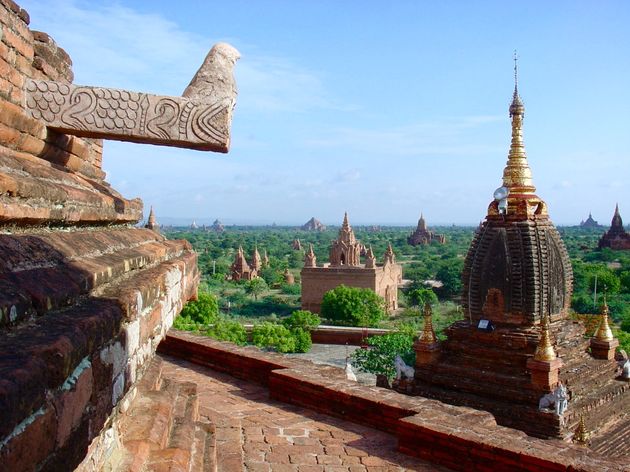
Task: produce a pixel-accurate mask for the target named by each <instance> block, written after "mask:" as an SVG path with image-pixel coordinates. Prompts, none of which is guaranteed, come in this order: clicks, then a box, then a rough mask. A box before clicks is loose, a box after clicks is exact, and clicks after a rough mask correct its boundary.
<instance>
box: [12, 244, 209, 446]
mask: <svg viewBox="0 0 630 472" xmlns="http://www.w3.org/2000/svg"><path fill="white" fill-rule="evenodd" d="M195 257H196V256H195V254H194V253H185V254H184V255H182V256H180V257H179V258H177V259H175V260H172V261H168V262H163V263H161V264H159V265H158V266H155V267H152V268H150V269H144V270H140V271H134V273H133V274H132V275H131V276H130V277H128V278H125V279H124V280H121V281H119V282H118V284H117V285H114V284H112V285H110V286H109V287H108V292H107V296H106V297H105V296H102V295H101V296H100V297H90V298H84V299H81V300H80V302H79V303H78V304H77V305H74V306H72V307H70V308H67V309H63V310H55V311H51V312H48V313H47V314H46V315H45V316H42V317H38V318H35V319H34V320H32V321H31V322H29V323H28V324H23V325H19V326H16V327H14V328H11V329H10V330H8V331H7V332H5V333H3V336H1V337H0V378H2V380H3V388H2V389H0V405H2V410H3V412H4V413H3V421H1V422H0V436H2V435H6V434H8V433H9V432H10V431H12V430H13V428H14V427H15V426H17V424H19V423H20V422H21V421H22V420H23V419H24V418H27V417H28V416H29V415H30V414H31V413H32V412H33V411H37V409H38V408H40V407H41V406H42V405H43V404H44V403H45V402H46V396H45V392H46V390H47V389H56V388H59V387H60V386H61V385H62V384H63V383H64V381H65V380H66V379H67V378H68V376H69V375H70V374H71V373H72V371H73V370H74V369H75V368H76V367H77V366H78V365H79V363H80V362H81V361H82V360H83V359H84V358H85V357H86V356H91V355H92V354H93V353H94V350H95V348H96V347H97V346H103V345H104V344H105V343H106V342H109V341H110V340H112V339H114V338H115V337H116V336H118V335H119V334H120V333H121V330H122V329H124V327H125V322H126V321H129V320H130V319H136V317H137V315H138V313H139V311H141V310H143V309H144V308H149V309H152V307H156V309H158V310H161V309H162V308H163V307H162V303H172V304H174V303H179V301H180V300H181V299H184V300H186V299H188V298H190V296H192V293H187V294H180V293H178V292H174V290H176V289H177V290H180V289H185V290H189V291H191V290H193V289H194V287H195V286H196V284H195V283H194V279H195V278H196V277H198V273H197V269H196V266H195V264H194V259H195ZM187 267H189V268H191V267H192V270H189V269H186V268H187ZM186 270H188V272H186ZM182 275H183V277H182ZM182 279H183V280H182ZM180 282H181V284H182V288H177V286H178V284H180ZM139 293H140V296H138V294H139ZM166 293H175V295H173V296H171V297H165V294H166ZM147 294H151V296H150V297H149V296H147ZM158 303H159V304H158ZM139 304H140V305H141V306H139ZM156 313H157V314H158V315H159V311H157V312H156ZM161 323H162V321H161V318H160V316H151V315H147V316H144V317H143V319H142V323H140V330H139V331H140V333H139V334H140V336H139V337H142V338H143V339H144V338H147V337H148V336H149V335H150V334H149V333H150V332H152V331H154V330H156V329H161V328H162V325H161ZM143 333H144V334H143Z"/></svg>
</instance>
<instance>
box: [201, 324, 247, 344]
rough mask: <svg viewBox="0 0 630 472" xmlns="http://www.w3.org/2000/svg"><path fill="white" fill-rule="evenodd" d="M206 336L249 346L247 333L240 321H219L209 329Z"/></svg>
mask: <svg viewBox="0 0 630 472" xmlns="http://www.w3.org/2000/svg"><path fill="white" fill-rule="evenodd" d="M206 335H207V336H209V337H211V338H214V339H218V340H219V341H229V342H232V343H235V344H238V345H239V346H243V345H245V344H247V332H246V331H245V328H244V327H243V325H242V324H240V323H239V322H238V321H232V320H228V319H219V320H217V321H216V323H214V324H213V325H212V326H210V328H208V330H207V331H206Z"/></svg>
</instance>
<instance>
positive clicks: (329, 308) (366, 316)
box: [321, 285, 385, 327]
mask: <svg viewBox="0 0 630 472" xmlns="http://www.w3.org/2000/svg"><path fill="white" fill-rule="evenodd" d="M321 314H322V316H323V317H324V318H327V319H329V320H332V321H335V322H338V323H343V324H346V325H349V326H364V327H368V326H376V325H377V324H378V322H379V321H381V320H382V319H383V317H384V316H385V301H384V300H383V298H382V297H380V296H378V295H377V294H376V293H374V292H373V291H372V290H370V289H368V288H356V287H346V286H345V285H339V286H338V287H335V288H334V289H332V290H329V291H328V292H326V294H324V298H323V300H322V306H321Z"/></svg>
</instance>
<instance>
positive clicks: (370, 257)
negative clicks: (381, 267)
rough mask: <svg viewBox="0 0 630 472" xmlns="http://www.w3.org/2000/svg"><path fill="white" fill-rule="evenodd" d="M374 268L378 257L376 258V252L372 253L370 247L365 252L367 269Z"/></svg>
mask: <svg viewBox="0 0 630 472" xmlns="http://www.w3.org/2000/svg"><path fill="white" fill-rule="evenodd" d="M374 267H376V257H375V256H374V251H372V246H370V247H368V249H367V251H366V252H365V268H366V269H373V268H374Z"/></svg>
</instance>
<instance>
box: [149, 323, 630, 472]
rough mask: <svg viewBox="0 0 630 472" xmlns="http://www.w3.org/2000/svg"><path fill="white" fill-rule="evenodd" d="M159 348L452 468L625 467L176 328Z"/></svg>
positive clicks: (333, 371)
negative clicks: (381, 434)
mask: <svg viewBox="0 0 630 472" xmlns="http://www.w3.org/2000/svg"><path fill="white" fill-rule="evenodd" d="M158 351H159V352H163V353H165V354H170V355H174V356H177V357H180V358H183V359H186V360H188V361H190V362H193V363H196V364H200V365H204V366H206V367H210V368H212V369H213V370H217V371H220V372H226V373H229V374H230V375H233V376H234V377H237V378H241V379H245V380H249V381H253V382H256V383H259V384H262V385H265V386H267V387H268V388H269V395H270V397H271V398H273V399H275V400H279V401H283V402H286V403H291V404H295V405H300V406H303V407H307V408H309V409H312V410H315V411H318V412H321V413H326V414H329V415H331V416H336V417H339V418H343V419H345V420H347V421H351V422H354V423H358V424H363V425H366V426H370V427H373V428H376V429H379V430H383V431H387V432H390V433H392V434H395V435H396V436H397V438H398V448H399V450H400V451H402V452H405V453H407V454H410V455H413V456H417V457H420V458H422V459H425V460H427V461H430V462H433V463H437V464H441V465H444V466H447V467H450V468H452V469H454V470H463V471H510V472H513V471H532V472H533V471H567V472H573V471H575V472H577V471H585V472H586V471H598V472H602V471H630V467H628V464H627V460H625V459H607V458H604V457H602V456H599V455H598V454H596V453H594V452H592V451H590V450H588V449H587V448H585V447H580V446H577V445H574V444H569V443H565V442H561V441H555V440H541V439H537V438H532V437H530V436H527V435H526V434H525V433H523V432H521V431H517V430H514V429H510V428H505V427H502V426H497V424H496V422H495V421H494V417H493V416H492V415H491V414H489V413H486V412H483V411H479V410H474V409H471V408H465V407H457V406H452V405H448V404H445V403H441V402H439V401H436V400H430V399H427V398H423V397H409V396H406V395H402V394H399V393H396V392H393V391H390V390H385V389H381V388H378V387H367V386H363V385H360V384H357V383H356V382H351V381H348V380H346V379H345V377H344V375H343V372H342V371H341V369H338V368H335V367H329V366H321V365H316V364H313V363H312V362H310V361H306V360H302V359H296V358H287V357H285V356H283V355H280V354H276V353H269V352H263V351H261V350H259V349H257V348H254V347H239V346H236V345H234V344H231V343H224V342H219V341H215V340H213V339H210V338H207V337H205V336H199V335H194V334H191V333H185V332H181V331H177V330H173V329H172V330H171V331H169V333H168V335H167V336H166V338H165V340H164V341H162V343H161V344H160V346H159V348H158ZM626 459H627V458H626Z"/></svg>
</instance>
